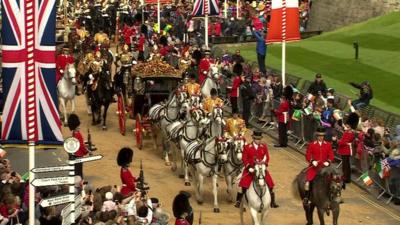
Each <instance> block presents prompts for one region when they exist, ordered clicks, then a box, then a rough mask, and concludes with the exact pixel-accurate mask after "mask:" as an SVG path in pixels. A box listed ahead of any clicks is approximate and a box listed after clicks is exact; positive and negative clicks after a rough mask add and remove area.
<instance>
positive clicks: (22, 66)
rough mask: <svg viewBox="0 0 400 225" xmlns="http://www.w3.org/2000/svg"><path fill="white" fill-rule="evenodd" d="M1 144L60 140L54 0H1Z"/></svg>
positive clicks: (53, 142) (57, 142)
mask: <svg viewBox="0 0 400 225" xmlns="http://www.w3.org/2000/svg"><path fill="white" fill-rule="evenodd" d="M1 3H2V17H3V18H2V32H1V37H2V41H3V46H2V55H3V57H2V67H3V70H2V76H3V88H4V96H5V97H4V99H5V103H4V109H3V125H2V133H1V139H2V142H3V143H5V144H24V143H28V142H35V143H36V144H61V142H62V141H63V137H62V133H61V122H60V117H59V114H58V111H57V107H56V106H57V89H56V78H55V24H56V8H55V0H1Z"/></svg>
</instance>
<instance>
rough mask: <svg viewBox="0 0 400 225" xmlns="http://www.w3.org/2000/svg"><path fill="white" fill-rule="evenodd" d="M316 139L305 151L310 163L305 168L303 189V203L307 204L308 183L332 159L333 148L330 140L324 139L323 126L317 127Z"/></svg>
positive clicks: (308, 194)
mask: <svg viewBox="0 0 400 225" xmlns="http://www.w3.org/2000/svg"><path fill="white" fill-rule="evenodd" d="M316 136H317V140H316V141H313V142H310V143H309V144H308V148H307V152H306V160H307V162H309V163H310V165H309V167H308V169H307V176H306V183H305V185H304V190H305V191H306V194H305V198H304V199H303V202H304V204H309V196H310V183H311V182H312V181H313V180H314V178H315V176H316V175H317V174H318V172H319V171H320V170H321V169H322V168H324V167H327V166H329V165H330V164H331V162H332V161H333V159H334V158H333V157H334V156H333V150H332V145H331V143H330V142H327V141H325V140H324V137H325V129H324V128H323V127H319V128H317V131H316Z"/></svg>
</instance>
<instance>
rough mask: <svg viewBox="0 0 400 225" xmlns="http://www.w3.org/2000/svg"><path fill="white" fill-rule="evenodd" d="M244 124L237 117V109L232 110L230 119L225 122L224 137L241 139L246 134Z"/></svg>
mask: <svg viewBox="0 0 400 225" xmlns="http://www.w3.org/2000/svg"><path fill="white" fill-rule="evenodd" d="M246 130H247V129H246V123H245V122H244V120H243V119H242V118H240V117H239V113H238V111H237V109H234V110H232V117H231V118H229V119H228V120H227V121H226V132H225V137H227V138H236V137H243V136H244V134H245V133H246Z"/></svg>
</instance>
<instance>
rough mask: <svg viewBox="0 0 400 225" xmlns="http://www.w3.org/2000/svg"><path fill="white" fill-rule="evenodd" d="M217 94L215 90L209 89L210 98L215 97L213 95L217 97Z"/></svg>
mask: <svg viewBox="0 0 400 225" xmlns="http://www.w3.org/2000/svg"><path fill="white" fill-rule="evenodd" d="M217 94H218V92H217V89H215V88H211V90H210V95H211V96H215V95H217Z"/></svg>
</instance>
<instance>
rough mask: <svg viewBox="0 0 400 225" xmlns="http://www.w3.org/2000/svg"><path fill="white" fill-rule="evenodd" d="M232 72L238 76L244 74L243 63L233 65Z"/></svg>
mask: <svg viewBox="0 0 400 225" xmlns="http://www.w3.org/2000/svg"><path fill="white" fill-rule="evenodd" d="M232 72H233V73H234V74H236V75H241V74H243V65H242V64H241V63H235V65H233V69H232Z"/></svg>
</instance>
